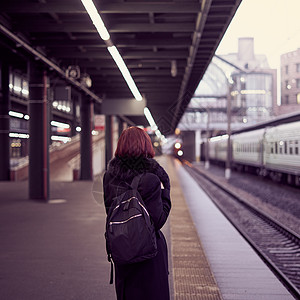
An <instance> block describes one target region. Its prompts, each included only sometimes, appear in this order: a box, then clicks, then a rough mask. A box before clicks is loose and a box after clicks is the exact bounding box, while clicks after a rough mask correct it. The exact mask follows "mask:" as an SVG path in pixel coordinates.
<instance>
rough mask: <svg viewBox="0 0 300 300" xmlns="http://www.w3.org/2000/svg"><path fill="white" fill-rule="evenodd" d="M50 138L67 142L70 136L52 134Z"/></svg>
mask: <svg viewBox="0 0 300 300" xmlns="http://www.w3.org/2000/svg"><path fill="white" fill-rule="evenodd" d="M51 140H52V141H61V142H64V143H67V142H70V141H71V138H70V137H67V136H58V135H52V136H51Z"/></svg>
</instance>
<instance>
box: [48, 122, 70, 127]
mask: <svg viewBox="0 0 300 300" xmlns="http://www.w3.org/2000/svg"><path fill="white" fill-rule="evenodd" d="M51 125H52V126H56V127H60V128H70V125H69V124H66V123H61V122H57V121H51Z"/></svg>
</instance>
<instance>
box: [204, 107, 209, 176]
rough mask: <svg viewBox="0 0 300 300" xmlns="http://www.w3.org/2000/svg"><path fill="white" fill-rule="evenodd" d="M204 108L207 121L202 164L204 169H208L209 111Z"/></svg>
mask: <svg viewBox="0 0 300 300" xmlns="http://www.w3.org/2000/svg"><path fill="white" fill-rule="evenodd" d="M205 110H206V113H207V122H206V147H205V164H204V167H205V169H206V170H208V169H209V143H208V140H209V121H210V120H209V119H210V111H209V108H208V107H206V108H205Z"/></svg>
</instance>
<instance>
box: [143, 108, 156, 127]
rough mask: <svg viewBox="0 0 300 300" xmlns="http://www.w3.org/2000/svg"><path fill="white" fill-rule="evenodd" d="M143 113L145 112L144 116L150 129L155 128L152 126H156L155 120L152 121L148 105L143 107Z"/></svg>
mask: <svg viewBox="0 0 300 300" xmlns="http://www.w3.org/2000/svg"><path fill="white" fill-rule="evenodd" d="M144 114H145V116H146V118H147V121H148V123H149V124H150V126H151V129H152V130H156V129H154V128H155V127H156V128H157V126H156V124H155V121H154V119H153V117H152V115H151V112H150V110H149V108H148V107H145V108H144Z"/></svg>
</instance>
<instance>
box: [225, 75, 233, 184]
mask: <svg viewBox="0 0 300 300" xmlns="http://www.w3.org/2000/svg"><path fill="white" fill-rule="evenodd" d="M227 82H228V88H227V90H228V91H227V135H228V139H227V157H226V168H225V178H226V179H227V180H229V179H230V177H231V86H232V83H233V81H232V79H231V77H230V78H229V79H227Z"/></svg>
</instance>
